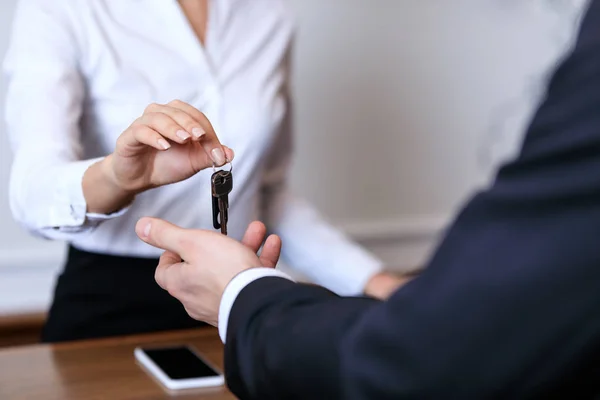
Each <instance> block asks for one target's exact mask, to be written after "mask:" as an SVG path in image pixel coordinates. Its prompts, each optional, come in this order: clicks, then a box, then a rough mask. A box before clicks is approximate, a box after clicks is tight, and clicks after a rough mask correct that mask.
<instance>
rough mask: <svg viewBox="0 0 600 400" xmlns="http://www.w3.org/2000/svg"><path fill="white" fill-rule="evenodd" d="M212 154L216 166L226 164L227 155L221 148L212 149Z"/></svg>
mask: <svg viewBox="0 0 600 400" xmlns="http://www.w3.org/2000/svg"><path fill="white" fill-rule="evenodd" d="M211 154H212V159H213V161H214V162H215V164H217V165H223V164H225V161H226V160H225V153H223V149H221V148H220V147H215V148H214V149H212V151H211Z"/></svg>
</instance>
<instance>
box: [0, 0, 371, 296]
mask: <svg viewBox="0 0 600 400" xmlns="http://www.w3.org/2000/svg"><path fill="white" fill-rule="evenodd" d="M209 14H210V15H209V20H208V28H207V33H206V43H205V45H204V46H202V45H201V44H200V42H199V41H198V39H197V37H196V35H195V33H194V32H193V30H192V29H191V27H190V25H189V23H188V21H187V19H186V17H185V15H184V13H183V11H182V10H181V8H180V6H179V4H178V2H177V1H176V0H85V1H71V0H20V2H19V4H18V8H17V13H16V16H15V20H14V25H13V30H12V36H11V41H10V47H9V51H8V53H7V58H6V60H5V64H4V68H5V73H6V75H7V78H8V95H7V101H6V104H7V107H6V120H7V126H8V132H9V136H10V141H11V146H12V148H13V150H14V155H15V159H14V165H13V168H12V171H11V183H10V204H11V208H12V212H13V214H14V216H15V218H16V219H17V220H18V221H20V222H21V223H22V224H23V225H24V226H25V227H27V228H28V229H29V230H30V231H32V232H34V233H36V234H38V235H41V236H43V237H46V238H50V239H59V240H66V241H69V242H71V243H72V244H73V245H74V246H75V247H77V248H80V249H83V250H87V251H93V252H100V253H106V254H114V255H128V256H138V257H157V256H158V255H159V254H160V252H159V251H158V250H157V249H155V248H152V247H150V246H149V245H147V244H145V243H143V242H141V241H140V240H139V239H138V238H137V236H136V235H135V232H134V225H135V223H136V221H137V220H138V219H139V218H140V217H142V216H157V217H160V218H164V219H166V220H168V221H170V222H173V223H175V224H178V225H180V226H183V227H188V228H192V227H193V228H203V229H212V211H211V194H210V184H209V183H210V182H209V179H210V174H211V173H212V171H211V170H206V171H202V172H200V173H198V174H197V175H195V176H194V177H192V178H190V179H188V180H186V181H184V182H180V183H176V184H173V185H168V186H164V187H161V188H157V189H153V190H150V191H148V192H145V193H143V194H141V195H139V196H137V198H136V199H135V201H134V203H133V204H132V205H131V206H130V207H128V208H127V209H125V210H121V211H119V212H117V213H115V214H113V215H98V214H90V213H86V208H87V207H86V202H85V199H84V196H83V190H82V185H81V181H82V176H83V173H84V172H85V170H86V169H87V168H88V167H89V166H90V165H91V164H92V163H94V162H96V161H97V160H98V159H100V158H101V157H103V156H105V155H107V154H109V153H111V152H112V151H113V149H114V146H115V143H116V140H117V137H118V136H119V135H120V134H121V132H123V130H125V129H126V128H127V127H128V126H129V125H130V124H131V123H132V122H133V121H134V120H135V119H136V118H137V117H139V116H140V115H141V114H142V112H143V110H144V108H145V107H146V106H147V105H148V104H150V103H152V102H158V103H167V102H169V101H171V100H173V99H180V100H183V101H185V102H188V103H190V104H191V105H193V106H195V107H196V108H198V109H199V110H201V111H202V112H204V113H205V114H206V115H207V116H208V118H209V119H210V120H211V122H212V123H213V125H214V127H215V130H216V132H217V135H218V136H219V138H220V139H221V141H222V143H223V144H225V145H227V146H229V147H231V148H233V150H234V151H235V153H236V157H235V160H234V189H233V191H232V192H231V194H230V196H229V202H230V215H229V224H228V230H229V234H230V236H232V237H233V238H236V239H241V237H242V235H243V233H244V231H245V228H246V227H247V225H248V224H249V223H250V222H251V221H253V220H255V219H260V220H262V221H264V222H265V223H266V224H267V227H268V228H269V230H270V231H271V232H273V233H277V234H278V235H280V236H281V238H282V240H283V243H284V245H283V253H282V259H283V261H284V262H285V263H286V264H287V265H288V266H289V267H291V268H293V269H294V270H296V271H297V272H299V273H300V274H302V275H304V276H306V277H308V278H309V279H312V280H313V281H315V282H316V283H318V284H321V285H324V286H326V287H328V288H330V289H332V290H334V291H335V292H337V293H339V294H357V293H360V292H361V291H362V289H363V288H364V285H365V284H366V282H367V281H368V279H369V278H370V277H371V276H372V275H374V274H375V273H377V272H379V271H380V270H381V268H382V265H381V262H380V261H379V260H378V259H376V258H374V257H373V256H372V255H371V254H369V253H368V252H366V251H365V250H364V249H362V248H360V247H359V246H357V245H355V244H354V243H352V242H350V241H349V240H348V239H347V238H346V237H345V236H344V235H343V234H342V233H341V232H339V231H337V230H336V229H334V228H333V227H332V226H330V225H329V224H328V223H326V222H325V221H324V220H323V219H322V218H321V217H320V216H319V215H318V214H317V213H316V212H315V210H313V209H312V208H311V207H310V206H309V205H308V204H306V203H305V202H303V201H302V200H301V199H299V198H297V197H294V196H293V195H291V194H290V192H289V191H288V189H287V185H286V181H287V175H288V169H289V168H288V166H289V164H290V156H291V152H292V130H291V121H290V109H289V105H288V104H289V103H288V96H287V92H288V82H289V69H288V62H289V57H288V56H289V51H290V43H291V40H292V34H293V24H292V20H291V18H290V15H289V14H288V13H287V10H286V9H285V5H284V1H281V0H213V1H211V2H210V6H209Z"/></svg>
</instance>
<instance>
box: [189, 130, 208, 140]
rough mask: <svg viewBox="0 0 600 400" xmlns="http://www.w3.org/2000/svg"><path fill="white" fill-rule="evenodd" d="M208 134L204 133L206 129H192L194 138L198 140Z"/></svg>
mask: <svg viewBox="0 0 600 400" xmlns="http://www.w3.org/2000/svg"><path fill="white" fill-rule="evenodd" d="M205 133H206V132H204V129H202V128H194V129H192V135H194V137H195V138H196V139H198V138H199V137H200V136H202V135H204V134H205Z"/></svg>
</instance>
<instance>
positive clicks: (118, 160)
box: [109, 100, 233, 192]
mask: <svg viewBox="0 0 600 400" xmlns="http://www.w3.org/2000/svg"><path fill="white" fill-rule="evenodd" d="M109 158H110V163H109V165H110V173H111V175H112V178H113V179H114V182H115V184H116V185H117V186H119V187H121V188H122V189H123V190H126V191H132V192H142V191H145V190H148V189H151V188H154V187H157V186H163V185H167V184H170V183H175V182H179V181H182V180H184V179H187V178H189V177H191V176H193V175H195V174H196V173H197V172H198V171H201V170H203V169H205V168H208V167H210V166H212V165H213V164H214V165H216V166H221V165H223V164H225V162H227V161H230V160H231V159H232V158H233V152H232V151H231V150H230V149H228V148H226V147H223V146H222V145H221V143H220V142H219V139H218V138H217V135H216V134H215V131H214V130H213V127H212V125H211V124H210V122H209V121H208V119H207V118H206V116H205V115H204V114H202V113H201V112H200V111H198V110H196V109H195V108H194V107H192V106H190V105H189V104H186V103H184V102H182V101H178V100H175V101H172V102H170V103H169V104H166V105H161V104H151V105H149V106H148V107H147V108H146V110H145V111H144V114H143V115H142V116H141V117H140V118H138V119H137V120H136V121H134V122H133V124H131V126H129V128H127V129H126V130H125V132H123V133H122V134H121V136H120V137H119V138H118V139H117V146H116V149H115V151H114V153H113V154H111V156H110V157H109Z"/></svg>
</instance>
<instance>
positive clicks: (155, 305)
mask: <svg viewBox="0 0 600 400" xmlns="http://www.w3.org/2000/svg"><path fill="white" fill-rule="evenodd" d="M157 265H158V260H157V259H154V258H152V259H149V258H135V257H119V256H111V255H105V254H96V253H89V252H86V251H81V250H78V249H76V248H74V247H70V248H69V253H68V258H67V263H66V266H65V268H64V271H63V273H62V274H61V275H60V276H59V277H58V280H57V282H56V287H55V290H54V300H53V302H52V306H51V308H50V312H49V314H48V319H47V321H46V325H45V326H44V329H43V331H42V342H61V341H67V340H79V339H89V338H99V337H107V336H116V335H129V334H136V333H145V332H157V331H163V330H171V329H188V328H195V327H202V326H207V325H206V324H204V323H201V322H198V321H196V320H194V319H192V318H191V317H189V316H188V315H187V313H186V312H185V310H184V308H183V306H182V305H181V303H180V302H179V301H177V300H176V299H174V298H173V297H171V296H170V295H169V293H167V292H166V291H165V290H163V289H162V288H161V287H160V286H158V285H157V283H156V282H155V281H154V270H155V269H156V266H157Z"/></svg>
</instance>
